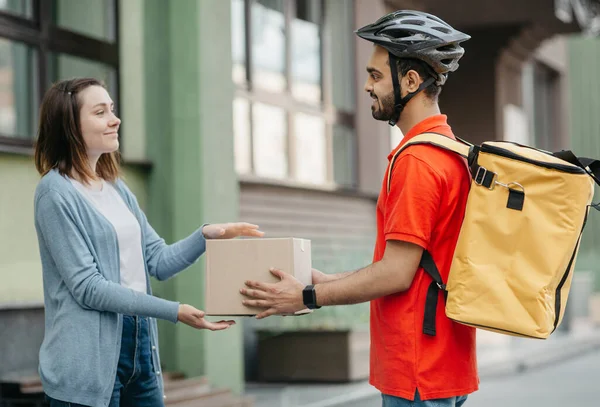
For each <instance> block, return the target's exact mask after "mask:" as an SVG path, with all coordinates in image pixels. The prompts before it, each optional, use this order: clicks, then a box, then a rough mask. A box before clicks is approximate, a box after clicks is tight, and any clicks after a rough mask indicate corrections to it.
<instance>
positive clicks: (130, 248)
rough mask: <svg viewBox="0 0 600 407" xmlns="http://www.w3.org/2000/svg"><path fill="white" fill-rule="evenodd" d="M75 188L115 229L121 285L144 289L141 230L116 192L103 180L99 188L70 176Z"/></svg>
mask: <svg viewBox="0 0 600 407" xmlns="http://www.w3.org/2000/svg"><path fill="white" fill-rule="evenodd" d="M70 180H71V183H72V184H73V186H75V188H76V189H77V190H78V191H79V192H80V193H81V194H82V195H83V196H84V197H85V198H86V199H87V200H88V201H90V202H91V204H92V205H93V206H95V207H96V209H98V211H99V212H100V213H101V214H102V215H104V217H105V218H106V219H107V220H108V221H109V222H110V223H111V224H112V225H113V227H114V229H115V232H116V233H117V242H118V244H119V256H120V266H121V285H122V286H124V287H127V288H131V289H133V290H136V291H141V292H144V293H145V292H146V269H145V267H144V256H143V254H142V231H141V228H140V224H139V222H138V221H137V219H136V217H135V216H134V215H133V213H131V211H130V210H129V208H128V207H127V205H126V204H125V201H123V198H121V195H119V192H117V190H116V189H115V187H113V186H112V185H111V184H110V183H108V182H105V181H104V180H102V190H100V191H95V190H93V189H91V188H90V187H89V186H88V185H84V184H82V183H80V182H79V181H76V180H74V179H70Z"/></svg>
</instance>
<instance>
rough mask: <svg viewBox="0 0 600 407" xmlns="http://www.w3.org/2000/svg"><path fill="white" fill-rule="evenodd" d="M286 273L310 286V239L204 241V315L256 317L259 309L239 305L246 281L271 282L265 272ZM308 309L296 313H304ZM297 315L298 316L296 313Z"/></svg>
mask: <svg viewBox="0 0 600 407" xmlns="http://www.w3.org/2000/svg"><path fill="white" fill-rule="evenodd" d="M271 267H275V268H278V269H280V270H281V271H284V272H286V273H290V274H292V275H293V276H295V277H296V278H297V279H298V280H300V281H301V282H302V283H304V284H305V285H308V284H311V282H312V274H311V251H310V240H306V239H297V238H272V239H269V238H267V239H265V238H262V239H223V240H207V241H206V284H205V290H206V291H205V292H206V296H205V298H206V303H205V305H204V311H205V312H206V314H207V315H225V316H229V315H231V316H235V315H256V314H257V313H258V312H260V311H262V310H261V309H259V308H252V307H247V306H245V305H244V304H242V300H243V299H244V298H245V297H244V296H243V295H242V294H240V288H242V287H245V285H244V282H245V281H246V280H255V281H261V282H266V283H275V282H277V281H278V278H277V277H275V276H274V275H273V274H271V272H270V271H269V269H270V268H271ZM306 312H308V310H304V311H300V313H306ZM297 314H298V313H297Z"/></svg>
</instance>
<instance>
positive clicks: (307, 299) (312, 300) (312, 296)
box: [302, 284, 321, 309]
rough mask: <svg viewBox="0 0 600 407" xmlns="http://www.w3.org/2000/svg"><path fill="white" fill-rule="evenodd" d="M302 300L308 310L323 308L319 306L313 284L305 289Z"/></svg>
mask: <svg viewBox="0 0 600 407" xmlns="http://www.w3.org/2000/svg"><path fill="white" fill-rule="evenodd" d="M302 300H303V301H304V305H306V308H308V309H319V308H321V307H320V306H318V305H317V293H316V292H315V286H314V285H312V284H310V285H307V286H306V287H304V290H302Z"/></svg>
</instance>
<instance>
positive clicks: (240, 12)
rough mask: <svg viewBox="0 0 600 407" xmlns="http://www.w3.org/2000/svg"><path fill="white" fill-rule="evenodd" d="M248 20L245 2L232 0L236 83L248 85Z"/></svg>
mask: <svg viewBox="0 0 600 407" xmlns="http://www.w3.org/2000/svg"><path fill="white" fill-rule="evenodd" d="M245 30H246V19H245V9H244V0H231V52H232V59H233V71H232V79H233V82H234V83H237V84H240V85H241V84H244V83H246V32H245Z"/></svg>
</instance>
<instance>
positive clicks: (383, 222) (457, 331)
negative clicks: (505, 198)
mask: <svg viewBox="0 0 600 407" xmlns="http://www.w3.org/2000/svg"><path fill="white" fill-rule="evenodd" d="M426 132H432V133H438V134H442V135H444V136H447V137H451V138H454V135H453V134H452V130H451V128H450V126H449V125H448V124H447V121H446V116H445V115H436V116H432V117H429V118H427V119H425V120H423V121H422V122H421V123H419V124H417V125H416V126H415V127H413V128H412V129H411V130H410V131H409V132H408V133H407V134H406V135H405V137H404V139H403V140H402V142H401V143H400V146H402V145H404V144H405V143H406V142H407V141H408V140H410V139H411V138H413V137H415V136H417V135H419V134H421V133H426ZM400 146H398V147H397V148H396V149H395V150H394V151H392V153H391V154H390V155H389V156H388V160H390V159H391V158H392V156H393V155H394V153H395V152H396V151H397V150H398V148H399V147H400ZM387 171H389V165H388V170H387ZM387 171H386V176H385V178H384V181H383V186H382V188H381V193H380V195H379V200H378V202H377V242H376V245H375V254H374V258H373V261H374V262H377V261H379V260H381V259H382V257H383V253H384V251H385V245H386V241H387V240H402V241H406V242H410V243H414V244H417V245H419V246H421V247H423V248H424V249H426V250H428V251H429V252H430V253H431V255H432V256H433V259H434V261H435V263H436V265H437V267H438V269H439V271H440V274H441V276H442V280H443V281H444V282H446V281H448V272H449V270H450V265H451V262H452V256H453V254H454V248H455V246H456V242H457V240H458V235H459V231H460V227H461V224H462V220H463V217H464V212H465V207H466V203H467V195H468V193H469V186H470V176H469V173H468V170H467V167H466V161H465V160H464V159H463V158H461V157H460V156H458V155H456V154H454V153H452V152H448V151H445V150H442V149H439V148H436V147H433V146H429V145H415V146H410V147H408V148H407V149H406V150H404V151H402V153H400V155H399V156H398V157H397V158H396V162H395V163H394V167H393V170H392V179H391V187H390V193H389V194H388V192H387ZM430 283H431V277H430V276H429V275H428V274H427V273H425V272H424V271H423V269H421V268H419V269H418V270H417V273H416V274H415V277H414V280H413V282H412V284H411V286H410V288H409V290H408V291H405V292H402V293H397V294H393V295H389V296H386V297H383V298H378V299H376V300H373V301H371V374H370V383H371V384H372V385H373V386H375V387H376V388H377V389H378V390H379V391H381V392H382V393H384V394H388V395H392V396H396V397H401V398H404V399H408V400H413V399H414V395H415V390H416V389H417V388H418V390H419V394H420V396H421V399H422V400H430V399H439V398H447V397H454V396H463V395H466V394H469V393H472V392H474V391H476V390H477V389H478V387H479V378H478V376H477V360H476V348H475V329H474V328H471V327H467V326H465V325H461V324H458V323H455V322H453V321H451V320H450V319H448V318H447V317H446V314H445V312H444V309H445V301H444V296H443V294H442V292H440V294H439V298H438V306H437V313H436V329H437V335H436V336H429V335H425V334H424V333H423V314H424V312H425V298H426V296H427V289H428V287H429V284H430Z"/></svg>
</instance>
